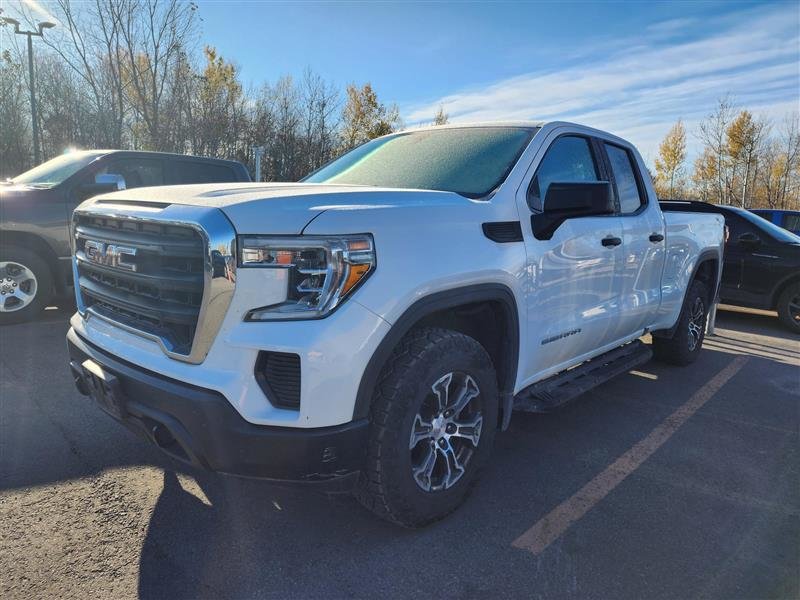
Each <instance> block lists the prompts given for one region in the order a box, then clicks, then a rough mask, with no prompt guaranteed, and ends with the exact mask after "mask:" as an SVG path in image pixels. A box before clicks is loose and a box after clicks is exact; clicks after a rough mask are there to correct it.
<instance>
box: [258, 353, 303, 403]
mask: <svg viewBox="0 0 800 600" xmlns="http://www.w3.org/2000/svg"><path fill="white" fill-rule="evenodd" d="M255 374H256V381H258V385H259V386H260V387H261V390H262V391H263V392H264V394H265V395H266V396H267V399H268V400H269V401H270V403H272V405H273V406H275V407H277V408H288V409H290V410H299V409H300V357H299V356H298V355H297V354H289V353H286V352H265V351H262V352H259V353H258V359H256V369H255Z"/></svg>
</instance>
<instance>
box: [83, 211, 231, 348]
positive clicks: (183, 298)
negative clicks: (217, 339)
mask: <svg viewBox="0 0 800 600" xmlns="http://www.w3.org/2000/svg"><path fill="white" fill-rule="evenodd" d="M98 204H99V203H98ZM98 204H95V205H93V206H90V207H88V208H85V209H84V208H81V209H79V210H78V211H76V212H75V214H74V216H73V235H74V255H75V262H74V265H75V276H76V282H77V286H76V290H77V292H78V293H77V296H78V304H79V310H80V312H81V313H82V314H84V316H89V315H97V316H99V317H102V318H104V319H105V320H108V321H112V322H113V323H115V324H118V325H120V326H123V327H124V328H126V329H128V330H131V331H133V332H135V333H139V334H142V335H144V336H146V337H150V338H154V339H156V340H158V342H159V343H160V344H161V346H162V348H163V349H164V350H165V352H166V353H167V354H168V355H170V356H172V357H173V358H179V359H182V360H187V361H189V362H201V361H202V360H203V358H205V354H206V353H207V350H208V347H209V346H210V343H211V341H212V340H213V334H215V333H216V331H217V329H218V328H219V325H220V322H221V319H222V317H223V316H224V311H225V310H226V309H227V306H228V303H229V302H230V296H231V295H232V291H233V284H234V265H235V261H233V260H232V257H233V255H234V247H233V245H234V242H233V239H234V233H233V229H232V228H231V227H230V224H229V223H227V220H226V219H225V218H224V216H222V214H221V213H220V212H219V211H217V210H216V209H198V208H197V207H175V208H172V207H169V206H168V208H167V209H165V210H164V211H160V212H163V213H164V214H159V216H158V217H157V218H156V217H154V216H152V215H148V216H134V214H135V209H131V211H132V213H133V214H118V213H115V212H114V211H109V210H107V209H105V208H104V207H102V205H98ZM117 208H119V209H123V208H124V210H125V212H126V213H127V212H128V207H117ZM170 208H172V209H171V210H170ZM187 211H188V212H190V213H193V214H194V215H195V216H197V213H198V211H200V212H199V214H200V215H203V216H205V217H206V218H205V219H204V220H205V221H206V225H208V224H209V223H208V222H211V223H213V224H214V227H212V229H213V228H216V229H220V224H221V225H222V229H223V234H222V236H220V235H219V232H215V233H210V232H208V231H207V229H206V227H204V226H203V225H202V224H201V223H199V222H186V223H183V222H180V221H175V220H173V217H175V216H178V215H179V214H181V213H183V216H186V213H187ZM176 213H177V214H176ZM221 240H225V243H220V241H221ZM212 244H213V245H212ZM120 252H121V253H122V254H120ZM122 259H124V260H122ZM220 282H222V283H220ZM212 288H213V289H212ZM219 292H222V296H221V300H222V302H215V303H214V310H213V311H211V312H209V311H208V310H206V309H207V307H206V306H205V303H204V300H205V298H207V297H213V298H217V297H218V296H219Z"/></svg>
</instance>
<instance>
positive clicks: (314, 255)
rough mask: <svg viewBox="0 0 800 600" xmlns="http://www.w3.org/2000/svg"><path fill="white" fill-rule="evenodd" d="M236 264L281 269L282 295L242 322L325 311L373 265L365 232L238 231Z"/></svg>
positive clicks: (369, 239) (311, 315)
mask: <svg viewBox="0 0 800 600" xmlns="http://www.w3.org/2000/svg"><path fill="white" fill-rule="evenodd" d="M238 247H239V248H240V250H239V266H240V267H243V268H250V267H252V268H266V269H286V271H287V273H288V289H287V295H286V300H284V301H283V302H281V303H279V304H273V305H270V306H264V307H261V308H256V309H254V310H251V311H250V312H248V313H247V315H246V317H245V320H247V321H272V320H276V319H314V318H320V317H324V316H326V315H328V314H329V313H330V312H331V311H332V310H333V309H335V308H336V307H337V306H338V305H339V304H341V302H342V301H343V300H344V299H345V298H346V297H347V295H348V294H350V293H351V292H352V291H353V290H354V289H356V287H358V286H359V285H360V284H361V283H363V282H364V280H366V279H367V277H369V275H370V274H371V273H372V271H374V270H375V245H374V243H373V241H372V236H371V235H369V234H359V235H338V236H311V235H307V236H306V235H304V236H299V237H279V236H275V237H273V236H258V235H244V236H239V244H238Z"/></svg>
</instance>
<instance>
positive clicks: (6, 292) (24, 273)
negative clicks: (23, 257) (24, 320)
mask: <svg viewBox="0 0 800 600" xmlns="http://www.w3.org/2000/svg"><path fill="white" fill-rule="evenodd" d="M37 287H38V281H37V280H36V275H34V274H33V271H31V270H30V269H29V268H28V267H26V266H25V265H22V264H20V263H16V262H11V261H5V262H0V312H15V311H18V310H21V309H23V308H25V307H26V306H28V305H29V304H30V303H31V302H33V300H34V298H36V290H37Z"/></svg>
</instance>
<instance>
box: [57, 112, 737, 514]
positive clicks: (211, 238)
mask: <svg viewBox="0 0 800 600" xmlns="http://www.w3.org/2000/svg"><path fill="white" fill-rule="evenodd" d="M72 231H73V238H74V239H73V242H74V261H73V268H74V278H75V282H76V286H75V290H76V296H77V302H78V312H77V313H76V314H75V315H74V316H73V317H72V321H71V328H70V330H69V333H68V336H67V339H68V345H69V352H70V360H71V363H70V366H71V368H72V372H73V374H74V377H75V382H76V385H77V387H78V389H79V390H80V391H81V392H82V393H84V394H89V395H91V396H92V397H93V398H94V399H95V400H96V401H97V402H98V403H99V404H100V405H101V406H102V407H103V408H104V409H105V410H106V411H107V412H109V413H110V414H111V415H113V416H114V417H115V418H116V419H118V420H120V421H121V422H122V423H124V424H126V425H128V426H129V427H131V428H132V429H134V430H135V431H137V432H139V433H141V434H143V435H144V436H145V437H146V438H147V439H149V440H150V441H152V442H153V443H155V444H157V445H158V446H159V447H161V448H162V449H163V450H164V451H165V452H167V453H169V454H170V455H172V456H174V457H176V458H178V459H181V460H184V461H188V462H190V463H192V464H194V465H197V466H201V467H204V468H207V469H211V470H214V471H218V472H223V473H231V474H236V475H242V476H249V477H261V478H265V479H273V480H283V481H302V482H317V483H319V484H325V486H326V487H328V486H329V487H332V488H334V489H340V490H341V489H350V490H355V492H356V494H357V496H358V497H359V498H360V500H361V501H362V502H363V503H364V504H365V505H366V506H367V507H368V508H370V509H371V510H373V511H374V512H375V513H377V514H378V515H380V516H382V517H384V518H386V519H389V520H391V521H393V522H395V523H398V524H401V525H404V526H409V527H415V526H421V525H424V524H426V523H429V522H431V521H434V520H436V519H439V518H441V517H443V516H444V515H446V514H448V513H449V512H450V511H452V510H454V509H455V508H456V507H457V506H458V505H459V504H460V503H461V502H462V501H463V500H464V499H465V498H466V496H467V494H468V493H469V490H470V488H471V487H472V486H473V484H474V483H475V482H476V479H477V476H478V472H479V470H480V469H481V467H482V466H484V465H485V464H486V463H487V461H488V459H489V456H490V454H491V451H492V444H493V442H494V438H495V435H496V433H497V432H498V431H502V430H504V429H505V428H506V427H508V424H509V420H510V419H511V415H512V411H513V410H528V411H545V410H550V409H552V408H554V407H555V406H557V405H559V404H561V403H562V402H565V401H566V400H569V399H571V398H574V397H575V396H577V395H579V394H581V393H583V392H585V391H587V390H588V389H590V388H591V387H593V386H594V385H597V384H598V383H601V382H603V381H605V380H607V379H608V378H610V377H612V376H614V375H617V374H619V373H622V372H625V371H627V370H629V369H631V368H633V367H635V366H636V365H639V364H641V363H643V362H645V361H647V360H649V359H650V357H651V355H652V354H655V356H656V358H660V359H663V360H667V361H671V362H673V363H676V364H688V363H691V362H692V361H693V360H694V359H695V358H696V356H697V354H698V352H699V351H700V348H701V345H702V342H703V335H704V328H705V319H706V313H707V311H708V309H709V306H710V304H711V303H712V301H713V299H714V297H715V294H716V289H717V286H718V282H719V278H720V265H721V258H722V248H723V221H722V217H720V216H719V215H712V214H689V213H679V212H672V213H668V214H666V215H664V214H662V213H661V210H660V209H659V205H658V202H657V201H656V196H655V193H654V190H653V186H652V184H651V182H650V178H649V177H648V175H647V170H646V168H645V165H644V163H643V161H642V158H641V156H640V155H639V153H638V152H637V151H636V149H635V148H634V147H633V146H632V145H631V144H629V143H628V142H626V141H625V140H622V139H620V138H618V137H615V136H613V135H610V134H608V133H604V132H602V131H597V130H595V129H590V128H587V127H583V126H580V125H574V124H570V123H563V122H555V123H547V124H542V123H513V124H502V125H500V124H493V125H472V126H466V125H464V126H445V127H433V128H427V129H417V130H413V131H407V132H402V133H397V134H392V135H388V136H385V137H382V138H379V139H375V140H372V141H370V142H368V143H366V144H364V145H363V146H360V147H358V148H356V149H355V150H353V151H351V152H349V153H348V154H345V155H344V156H342V157H341V158H339V159H337V160H335V161H333V162H332V163H330V164H329V165H327V166H325V167H323V168H322V169H320V170H319V171H317V172H315V173H313V174H311V175H310V176H308V177H307V178H306V179H305V180H304V181H302V182H300V183H292V184H258V183H254V184H214V185H188V186H175V187H159V188H138V189H134V190H126V191H122V192H116V193H112V194H107V195H102V196H97V197H95V198H92V199H91V200H88V201H86V202H84V203H83V204H82V205H81V206H80V207H79V208H78V209H77V210H76V211H75V213H74V217H73V224H72ZM647 333H651V334H652V340H653V341H652V345H646V344H644V343H643V342H642V341H640V340H639V338H640V337H642V336H643V335H645V334H647Z"/></svg>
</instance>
